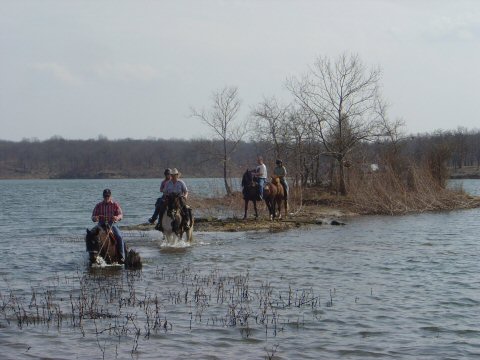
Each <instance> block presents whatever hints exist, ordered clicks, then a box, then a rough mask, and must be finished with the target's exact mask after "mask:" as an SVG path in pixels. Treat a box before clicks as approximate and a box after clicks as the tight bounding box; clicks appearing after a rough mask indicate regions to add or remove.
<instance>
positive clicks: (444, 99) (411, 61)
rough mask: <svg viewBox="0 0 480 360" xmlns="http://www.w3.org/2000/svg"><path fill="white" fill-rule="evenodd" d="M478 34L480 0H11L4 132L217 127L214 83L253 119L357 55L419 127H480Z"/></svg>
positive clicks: (136, 134)
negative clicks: (206, 117) (194, 112)
mask: <svg viewBox="0 0 480 360" xmlns="http://www.w3.org/2000/svg"><path fill="white" fill-rule="evenodd" d="M479 40H480V1H476V0H474V1H467V0H456V1H450V0H446V1H442V0H432V1H427V0H423V1H422V0H414V1H409V0H396V1H393V0H361V1H360V0H350V1H348V0H332V1H327V0H317V1H313V0H310V1H309V0H256V1H253V0H228V1H227V0H175V1H173V0H172V1H162V0H158V1H146V0H131V1H122V0H98V1H94V0H82V1H79V0H30V1H28V0H0V139H2V140H13V141H20V140H22V139H39V140H45V139H49V138H51V137H52V136H60V137H63V138H65V139H92V138H97V137H98V136H100V135H101V136H106V137H107V138H109V139H124V138H132V139H146V138H163V139H171V138H175V139H198V138H209V137H211V136H212V133H211V131H210V129H209V128H208V127H207V126H206V125H205V124H203V123H201V122H200V121H199V120H197V119H194V118H192V117H191V116H190V115H191V109H192V107H193V108H195V109H199V110H201V109H208V108H210V107H211V105H212V93H213V92H214V91H218V90H220V89H222V88H224V87H226V86H236V87H238V92H239V97H240V99H241V101H242V105H241V111H240V113H239V115H238V117H239V120H246V119H248V118H249V116H250V113H251V110H252V108H253V107H254V106H256V105H257V104H259V103H260V102H262V100H263V99H264V98H271V97H277V98H278V99H280V100H282V101H285V102H288V101H290V100H291V99H292V98H291V95H290V94H289V93H288V91H287V90H286V88H285V81H286V79H287V78H290V77H292V76H301V75H302V74H304V73H305V72H307V71H308V68H309V66H311V65H312V64H313V63H314V61H315V59H316V58H317V57H319V56H327V57H330V58H332V59H334V58H336V57H338V56H339V55H340V54H344V53H347V54H358V56H359V57H360V59H361V60H362V61H363V63H364V64H365V65H367V66H368V67H370V66H379V67H380V68H381V71H382V78H381V85H382V88H381V92H382V95H383V97H384V99H386V101H387V102H388V103H389V104H390V106H389V111H388V116H389V117H390V118H391V119H403V120H404V121H405V124H406V129H405V130H406V131H407V133H410V134H415V133H424V132H433V131H435V130H455V129H457V128H458V127H465V128H468V129H479V128H480V119H479V113H480V99H479V95H480V94H479V91H478V87H479V84H480V46H479V45H480V41H479Z"/></svg>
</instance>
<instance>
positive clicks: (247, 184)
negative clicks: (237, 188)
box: [242, 169, 259, 220]
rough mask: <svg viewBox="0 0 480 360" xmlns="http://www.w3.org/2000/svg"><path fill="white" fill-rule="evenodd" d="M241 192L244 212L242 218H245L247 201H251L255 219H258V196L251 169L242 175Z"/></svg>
mask: <svg viewBox="0 0 480 360" xmlns="http://www.w3.org/2000/svg"><path fill="white" fill-rule="evenodd" d="M242 188H243V189H242V194H243V200H244V201H245V213H244V215H243V220H245V219H246V218H247V210H248V202H249V201H251V202H253V208H254V209H255V220H256V219H258V210H257V200H259V198H258V184H257V183H256V182H255V180H254V178H253V175H252V171H251V170H248V169H247V171H245V173H244V174H243V176H242Z"/></svg>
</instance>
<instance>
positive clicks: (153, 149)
mask: <svg viewBox="0 0 480 360" xmlns="http://www.w3.org/2000/svg"><path fill="white" fill-rule="evenodd" d="M306 145H307V144H306ZM221 146H222V143H221V141H216V140H207V139H198V140H164V139H148V140H132V139H123V140H108V139H106V138H104V137H100V138H98V139H90V140H66V139H62V138H60V137H53V138H51V139H49V140H45V141H38V140H23V141H20V142H12V141H0V178H3V179H8V178H17V179H28V178H44V179H48V178H53V179H56V178H66V179H71V178H155V177H160V176H161V174H162V173H163V169H164V168H166V167H176V168H178V169H179V171H181V172H182V174H183V176H184V177H222V176H223V173H222V166H223V162H222V161H223V160H222V158H221V156H219V154H221V151H220V150H219V148H220V147H221ZM401 148H402V153H408V154H409V157H410V158H412V159H415V160H417V161H421V160H422V159H424V158H425V157H428V156H429V157H431V158H432V157H437V158H439V159H440V161H443V162H444V163H445V165H446V166H448V167H451V168H462V167H463V166H476V167H480V132H478V131H468V130H466V129H462V128H459V129H457V130H456V131H437V132H435V133H432V134H419V135H415V136H409V137H405V138H404V139H403V140H402V141H401ZM387 150H388V149H386V145H385V144H384V143H380V142H377V143H371V142H368V143H367V142H365V143H364V144H363V145H362V146H360V147H359V148H358V149H357V150H356V151H355V152H354V153H353V154H351V156H350V158H349V162H351V163H352V164H353V165H357V167H359V168H360V167H366V166H367V165H368V164H372V163H375V164H379V165H380V166H381V165H382V162H384V161H385V160H384V159H385V156H386V155H385V154H386V151H387ZM387 152H388V151H387ZM321 153H322V149H321V145H320V144H312V143H310V144H308V147H307V146H305V147H304V152H303V153H298V152H292V151H285V152H283V155H282V157H283V160H284V163H285V165H286V166H287V169H288V170H289V172H290V175H291V176H292V177H295V178H296V179H297V180H298V181H301V182H303V183H324V182H325V181H329V177H331V171H332V166H335V165H334V164H333V163H332V161H331V158H330V157H327V156H321V155H320V156H319V155H318V154H321ZM259 154H260V155H263V156H264V157H265V160H266V163H267V165H268V167H269V169H272V168H273V164H274V160H275V155H274V154H275V150H274V147H273V146H272V144H270V143H268V142H240V143H239V145H238V147H237V149H236V151H235V153H233V154H232V158H231V161H230V167H231V169H230V170H231V171H230V174H231V176H233V177H238V176H241V174H242V172H243V171H244V170H245V169H246V168H247V167H248V168H253V167H254V166H255V160H256V156H257V155H259Z"/></svg>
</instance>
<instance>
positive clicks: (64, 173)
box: [0, 137, 263, 179]
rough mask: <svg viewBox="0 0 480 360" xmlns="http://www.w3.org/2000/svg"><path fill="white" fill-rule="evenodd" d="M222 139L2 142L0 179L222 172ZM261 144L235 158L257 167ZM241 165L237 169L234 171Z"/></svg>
mask: <svg viewBox="0 0 480 360" xmlns="http://www.w3.org/2000/svg"><path fill="white" fill-rule="evenodd" d="M220 145H221V144H220V142H218V141H210V140H163V139H156V140H150V139H149V140H132V139H123V140H108V139H106V138H104V137H99V138H98V139H90V140H65V139H63V138H60V137H53V138H51V139H49V140H45V141H38V140H23V141H20V142H11V141H0V178H3V179H6V178H19V179H21V178H24V179H28V178H43V179H58V178H63V179H73V178H80V179H82V178H86V179H91V178H156V177H160V176H163V170H164V169H165V168H167V167H176V168H178V169H179V171H180V172H181V173H182V174H183V176H185V177H222V162H221V159H220V160H219V158H218V150H217V149H216V148H217V147H218V146H220ZM262 150H263V148H262V145H261V144H251V143H241V144H239V147H238V151H237V152H236V153H235V154H234V158H233V159H232V163H233V164H237V165H238V166H242V168H243V167H246V166H249V167H253V166H254V165H255V159H256V154H257V153H260V152H262ZM240 173H241V169H240V168H238V169H235V168H233V169H232V174H234V176H235V175H237V176H238V174H240Z"/></svg>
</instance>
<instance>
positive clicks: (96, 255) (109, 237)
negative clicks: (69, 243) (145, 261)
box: [85, 224, 142, 269]
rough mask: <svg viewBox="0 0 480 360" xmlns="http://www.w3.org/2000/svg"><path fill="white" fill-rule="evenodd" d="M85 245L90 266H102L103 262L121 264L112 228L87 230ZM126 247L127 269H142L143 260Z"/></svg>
mask: <svg viewBox="0 0 480 360" xmlns="http://www.w3.org/2000/svg"><path fill="white" fill-rule="evenodd" d="M85 244H86V247H87V252H88V255H89V260H90V264H99V265H101V264H102V260H101V259H100V257H101V258H102V259H103V260H104V261H105V263H107V264H109V265H111V264H115V263H119V260H120V259H121V254H119V252H118V249H117V247H116V240H115V235H114V234H113V232H112V230H111V228H110V226H109V225H108V224H105V226H100V225H97V226H95V227H93V228H92V229H91V230H89V229H87V235H86V236H85ZM124 247H125V254H126V258H125V267H126V268H129V269H139V268H141V267H142V260H141V258H140V255H139V254H138V253H137V252H136V251H134V250H130V251H128V249H127V245H125V246H124Z"/></svg>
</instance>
